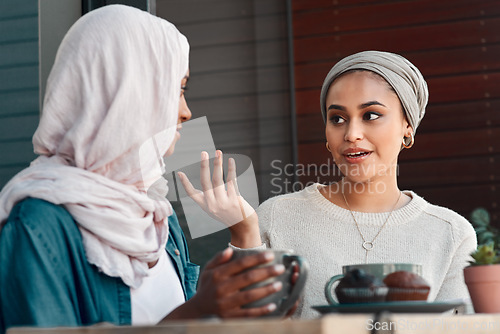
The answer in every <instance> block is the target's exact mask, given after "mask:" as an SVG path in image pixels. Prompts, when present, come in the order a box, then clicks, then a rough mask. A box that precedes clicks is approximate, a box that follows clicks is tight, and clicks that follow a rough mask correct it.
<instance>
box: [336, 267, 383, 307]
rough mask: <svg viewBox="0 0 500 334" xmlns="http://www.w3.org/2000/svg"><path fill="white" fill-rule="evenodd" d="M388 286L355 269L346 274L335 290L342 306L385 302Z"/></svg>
mask: <svg viewBox="0 0 500 334" xmlns="http://www.w3.org/2000/svg"><path fill="white" fill-rule="evenodd" d="M388 290H389V289H388V288H387V286H386V285H385V284H384V283H383V282H382V281H381V280H380V279H378V278H376V277H375V276H373V275H370V274H367V273H366V272H365V271H364V270H362V269H353V270H351V271H349V272H348V273H346V274H345V276H344V277H343V278H342V279H341V280H340V282H339V284H338V285H337V287H336V288H335V294H336V295H337V299H338V301H339V303H341V304H352V303H376V302H383V301H385V299H386V296H387V293H388Z"/></svg>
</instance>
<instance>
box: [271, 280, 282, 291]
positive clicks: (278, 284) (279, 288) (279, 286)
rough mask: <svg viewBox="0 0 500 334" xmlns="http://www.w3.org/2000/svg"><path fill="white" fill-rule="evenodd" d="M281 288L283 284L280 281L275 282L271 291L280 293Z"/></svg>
mask: <svg viewBox="0 0 500 334" xmlns="http://www.w3.org/2000/svg"><path fill="white" fill-rule="evenodd" d="M282 287H283V283H281V282H280V281H276V282H274V283H273V289H274V290H276V291H280V290H281V288H282Z"/></svg>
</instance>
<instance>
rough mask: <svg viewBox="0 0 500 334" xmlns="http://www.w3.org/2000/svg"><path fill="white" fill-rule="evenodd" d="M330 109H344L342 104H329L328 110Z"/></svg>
mask: <svg viewBox="0 0 500 334" xmlns="http://www.w3.org/2000/svg"><path fill="white" fill-rule="evenodd" d="M332 109H336V110H340V111H345V110H346V109H345V107H343V106H339V105H338V104H331V105H330V106H329V107H328V110H332Z"/></svg>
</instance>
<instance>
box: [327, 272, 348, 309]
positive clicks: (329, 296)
mask: <svg viewBox="0 0 500 334" xmlns="http://www.w3.org/2000/svg"><path fill="white" fill-rule="evenodd" d="M343 277H344V275H343V274H341V275H335V276H333V277H332V278H330V280H329V281H328V283H326V285H325V297H326V300H328V303H329V304H330V305H338V303H337V302H336V301H335V299H333V296H332V285H333V283H335V282H337V281H338V280H340V279H342V278H343Z"/></svg>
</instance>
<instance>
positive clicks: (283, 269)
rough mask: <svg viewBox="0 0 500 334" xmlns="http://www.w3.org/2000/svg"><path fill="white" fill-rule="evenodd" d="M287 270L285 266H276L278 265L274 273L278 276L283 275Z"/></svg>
mask: <svg viewBox="0 0 500 334" xmlns="http://www.w3.org/2000/svg"><path fill="white" fill-rule="evenodd" d="M285 269H286V268H285V266H284V265H282V264H276V265H275V266H274V271H275V272H276V273H277V274H281V273H283V272H285Z"/></svg>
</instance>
